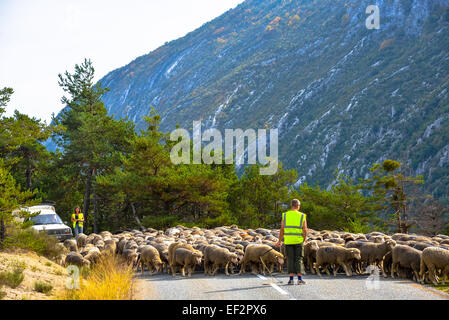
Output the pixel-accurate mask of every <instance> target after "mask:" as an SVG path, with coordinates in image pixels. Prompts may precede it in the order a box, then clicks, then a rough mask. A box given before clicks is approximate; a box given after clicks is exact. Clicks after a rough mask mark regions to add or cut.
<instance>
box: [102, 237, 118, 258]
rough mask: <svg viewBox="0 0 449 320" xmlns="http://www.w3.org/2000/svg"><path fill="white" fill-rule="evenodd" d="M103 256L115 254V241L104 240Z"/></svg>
mask: <svg viewBox="0 0 449 320" xmlns="http://www.w3.org/2000/svg"><path fill="white" fill-rule="evenodd" d="M103 251H104V253H105V254H109V255H114V254H115V253H116V252H117V243H116V241H115V240H105V242H104V249H103Z"/></svg>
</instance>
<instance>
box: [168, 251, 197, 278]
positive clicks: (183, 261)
mask: <svg viewBox="0 0 449 320" xmlns="http://www.w3.org/2000/svg"><path fill="white" fill-rule="evenodd" d="M202 257H203V255H202V253H201V252H200V251H198V250H189V249H186V248H177V249H176V250H175V252H174V254H173V259H172V272H173V277H175V276H176V269H177V268H178V267H179V266H180V267H181V273H182V276H183V277H185V271H186V269H187V272H188V275H189V277H191V276H192V273H193V271H195V266H196V265H197V264H201V259H202Z"/></svg>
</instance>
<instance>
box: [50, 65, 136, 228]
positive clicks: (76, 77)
mask: <svg viewBox="0 0 449 320" xmlns="http://www.w3.org/2000/svg"><path fill="white" fill-rule="evenodd" d="M94 73H95V69H94V67H93V65H92V62H91V61H90V60H87V59H85V60H84V62H83V63H82V64H81V65H76V66H75V72H74V73H73V74H70V73H69V72H65V74H64V76H63V75H61V74H60V75H59V85H60V86H61V87H62V88H63V90H64V91H65V92H67V93H69V95H70V97H66V96H64V97H63V98H62V100H61V101H62V102H63V103H65V104H66V105H67V107H66V108H65V109H64V110H63V111H62V112H61V113H60V115H59V116H58V117H57V118H54V119H53V121H54V123H55V125H56V126H57V127H58V128H59V130H58V131H57V132H56V133H55V134H54V135H53V138H54V140H55V141H56V143H57V144H58V146H59V147H61V148H62V150H63V151H62V159H61V162H60V163H61V164H62V165H63V166H65V167H66V169H67V171H68V172H67V174H68V175H70V176H72V177H73V176H74V177H77V178H78V179H82V180H83V181H84V203H83V213H84V214H85V221H86V222H85V228H87V226H88V225H89V223H90V221H89V213H90V204H91V201H93V205H94V208H93V209H94V210H93V214H94V220H93V231H94V232H96V231H97V229H98V214H99V213H98V193H97V184H96V178H97V176H99V175H102V174H105V173H107V172H110V171H112V170H113V169H114V168H115V167H116V166H117V165H120V161H121V155H122V154H123V153H126V152H127V150H128V148H129V144H128V138H129V137H130V136H132V135H133V133H134V125H133V124H132V123H131V122H129V121H121V120H114V118H113V117H112V116H108V115H107V110H106V108H105V106H104V103H103V102H102V101H101V99H102V97H103V95H104V94H105V93H106V92H108V89H107V88H103V87H102V86H101V83H96V84H94V83H93V78H94ZM73 192H76V190H73ZM92 196H93V200H91V197H92Z"/></svg>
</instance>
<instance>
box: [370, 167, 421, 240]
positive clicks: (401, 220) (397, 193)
mask: <svg viewBox="0 0 449 320" xmlns="http://www.w3.org/2000/svg"><path fill="white" fill-rule="evenodd" d="M370 170H371V173H372V177H371V178H368V179H364V180H363V184H364V187H365V188H366V189H367V190H369V191H371V192H372V194H373V196H374V197H376V198H377V199H379V203H381V205H382V206H383V208H384V209H385V210H388V209H389V210H390V212H391V211H392V213H390V215H391V216H392V219H393V220H394V221H395V225H396V231H397V232H401V233H407V232H408V230H409V229H410V227H411V226H412V225H413V223H414V222H413V221H412V220H409V215H408V211H409V207H410V203H411V202H412V201H415V200H417V199H418V198H419V197H420V194H421V192H420V191H419V190H416V187H417V186H419V185H421V184H423V183H424V180H423V177H422V176H421V175H418V176H416V177H412V176H407V175H406V174H405V173H404V171H405V169H404V168H403V166H402V167H401V163H399V162H397V161H394V160H389V159H387V160H385V161H384V162H383V163H382V164H380V163H376V164H374V165H373V167H372V168H371V169H370Z"/></svg>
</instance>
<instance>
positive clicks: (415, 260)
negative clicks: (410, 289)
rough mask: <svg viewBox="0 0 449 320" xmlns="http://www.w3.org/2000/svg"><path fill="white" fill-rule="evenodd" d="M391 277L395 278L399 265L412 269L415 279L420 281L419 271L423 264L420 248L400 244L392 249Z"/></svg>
mask: <svg viewBox="0 0 449 320" xmlns="http://www.w3.org/2000/svg"><path fill="white" fill-rule="evenodd" d="M391 260H392V263H391V277H392V278H394V274H395V272H396V268H397V267H398V266H400V267H402V268H405V269H411V270H412V271H413V275H414V279H415V280H416V281H419V271H420V269H419V268H420V264H421V251H419V250H418V249H415V248H412V247H409V246H405V245H401V244H398V245H396V246H395V247H394V248H393V249H392V251H391Z"/></svg>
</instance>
